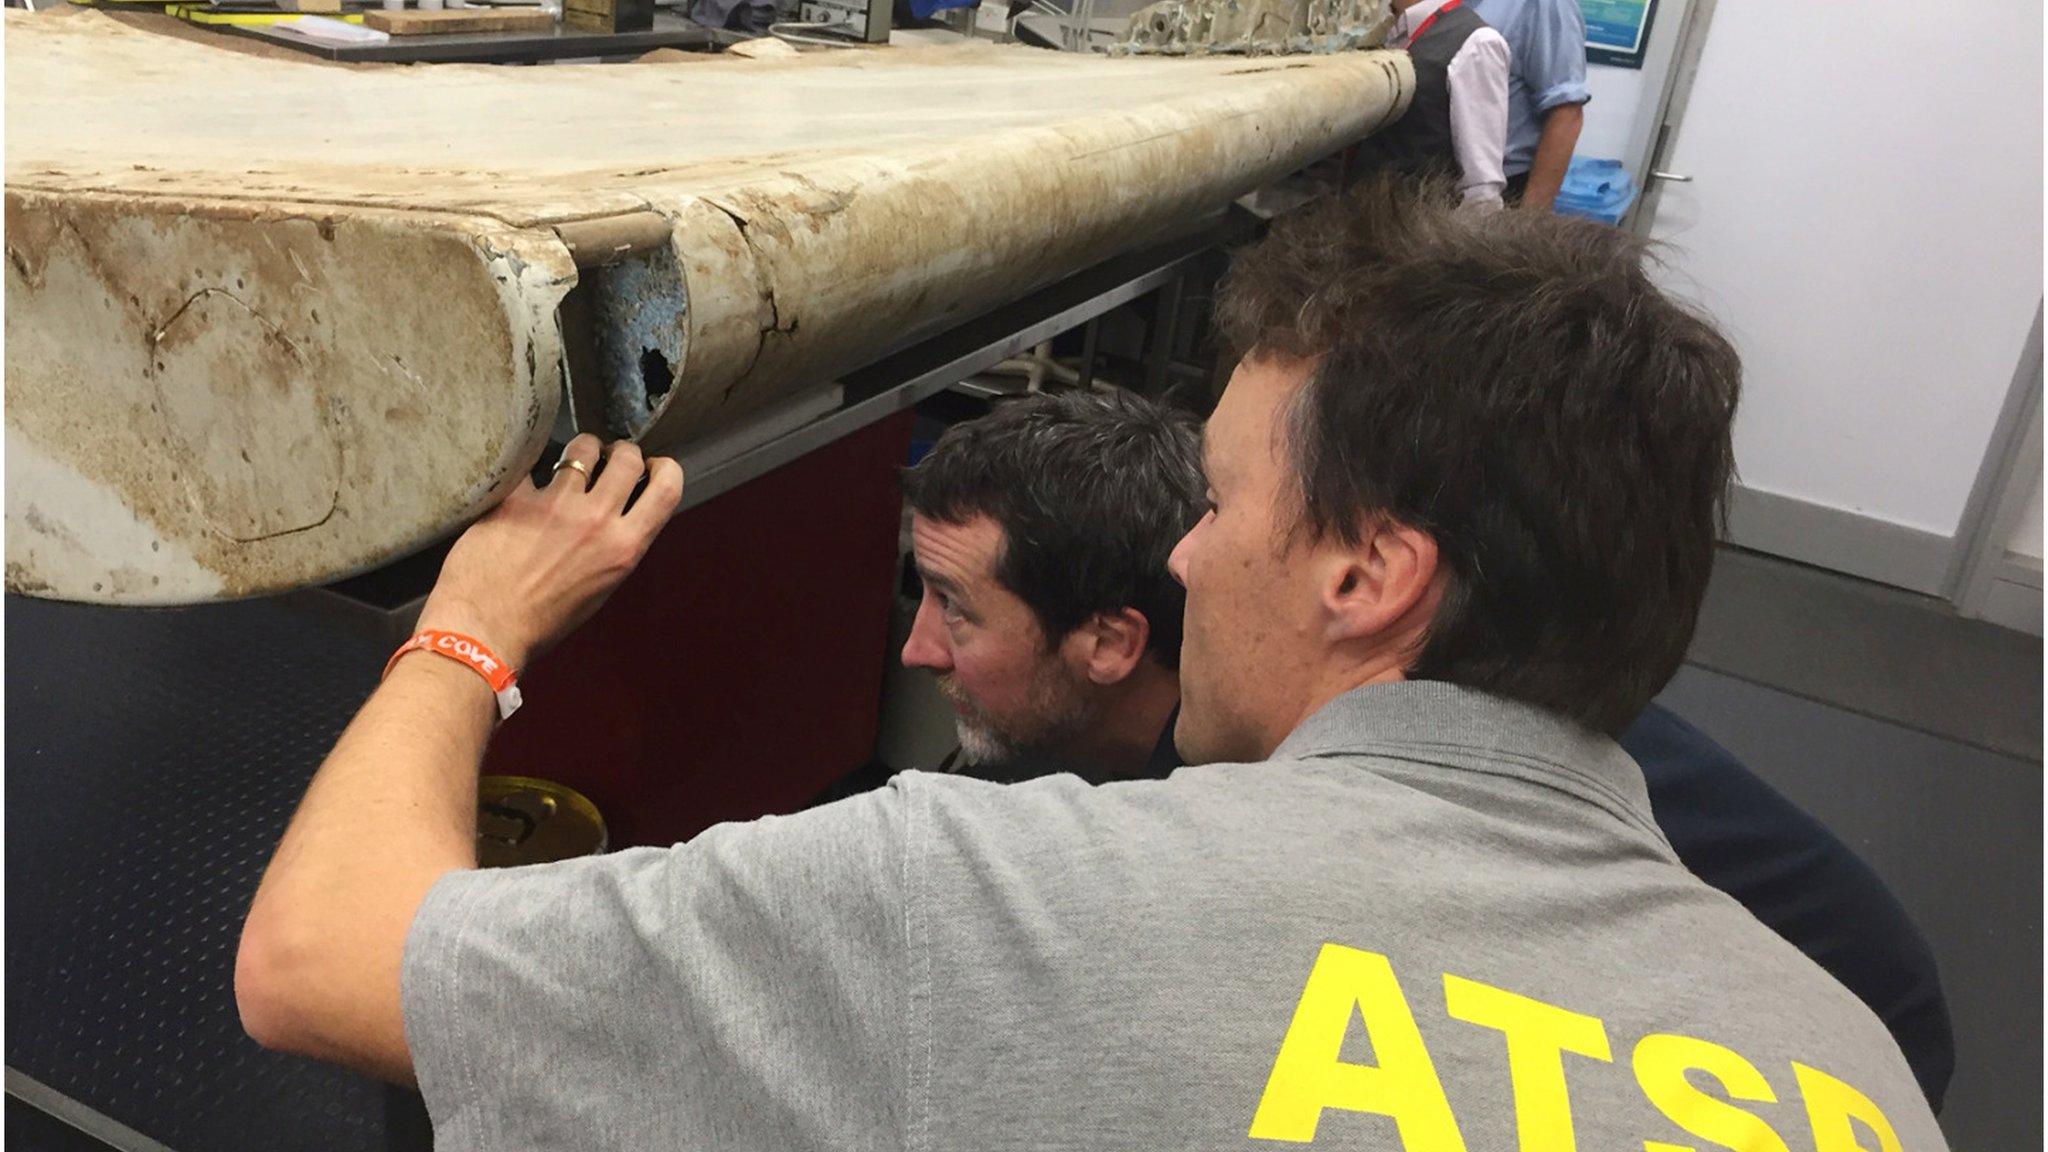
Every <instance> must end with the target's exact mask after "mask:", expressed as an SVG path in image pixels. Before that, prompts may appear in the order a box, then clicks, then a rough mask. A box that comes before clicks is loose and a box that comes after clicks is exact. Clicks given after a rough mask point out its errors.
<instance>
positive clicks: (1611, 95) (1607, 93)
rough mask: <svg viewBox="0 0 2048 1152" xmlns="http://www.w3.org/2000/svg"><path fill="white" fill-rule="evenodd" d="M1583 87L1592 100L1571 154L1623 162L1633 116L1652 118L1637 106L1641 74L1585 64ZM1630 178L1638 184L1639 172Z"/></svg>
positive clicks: (1650, 111)
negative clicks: (1583, 125) (1590, 94)
mask: <svg viewBox="0 0 2048 1152" xmlns="http://www.w3.org/2000/svg"><path fill="white" fill-rule="evenodd" d="M1586 87H1587V89H1588V90H1590V91H1591V92H1592V93H1593V99H1592V100H1591V101H1589V102H1587V104H1586V123H1585V127H1583V128H1581V129H1580V130H1579V143H1578V146H1577V147H1576V148H1574V149H1573V150H1572V154H1573V155H1575V156H1594V157H1598V158H1600V159H1603V160H1627V159H1628V145H1629V141H1630V140H1632V139H1633V138H1634V133H1635V127H1636V118H1637V116H1639V115H1641V116H1654V115H1656V109H1654V108H1642V107H1640V105H1641V104H1642V100H1643V73H1642V71H1641V70H1640V69H1636V68H1615V67H1612V66H1610V65H1606V64H1588V65H1586ZM1633 175H1634V176H1635V178H1636V182H1637V183H1638V184H1640V183H1642V179H1643V174H1642V173H1640V172H1637V173H1634V174H1633Z"/></svg>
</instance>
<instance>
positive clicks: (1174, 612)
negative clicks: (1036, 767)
mask: <svg viewBox="0 0 2048 1152" xmlns="http://www.w3.org/2000/svg"><path fill="white" fill-rule="evenodd" d="M1196 428H1197V426H1196V422H1195V418H1194V417H1193V416H1192V415H1190V414H1188V413H1186V412H1182V411H1180V410H1179V409H1177V408H1174V407H1171V406H1169V405H1166V404H1162V403H1154V402H1153V401H1150V400H1146V399H1144V398H1143V397H1140V396H1136V395H1134V394H1132V393H1129V392H1124V391H1121V390H1118V391H1112V392H1092V391H1087V390H1079V391H1073V392H1057V393H1042V394H1038V395H1033V396H1028V397H1024V398H1021V399H1017V400H1011V401H1008V402H1005V403H1002V404H999V405H997V406H996V408H995V410H994V411H993V412H990V413H989V414H988V415H986V416H983V417H981V418H980V419H978V420H970V421H968V422H966V423H964V424H956V425H954V426H953V427H952V428H950V429H948V430H947V432H946V434H945V435H944V436H942V437H940V438H939V442H938V443H937V444H936V445H934V446H933V448H932V450H931V453H930V454H929V455H927V456H926V457H925V458H924V459H923V460H922V461H920V462H919V463H918V465H917V467H915V468H911V469H909V470H908V471H906V472H905V473H904V475H903V493H904V499H905V501H906V502H907V503H908V504H909V505H910V508H911V510H912V511H914V512H916V513H917V514H918V515H920V516H924V517H927V518H930V519H933V520H938V521H941V522H944V523H952V524H959V523H965V522H967V521H969V520H972V519H973V518H975V517H976V516H987V517H989V518H991V519H993V520H994V521H995V522H996V524H997V525H999V526H1000V527H1001V528H1002V530H1003V551H1002V555H1001V556H1000V558H999V559H998V560H997V562H996V570H995V575H996V579H997V581H999V582H1000V583H1001V584H1002V585H1003V587H1005V588H1008V589H1009V590H1010V591H1011V592H1013V593H1015V594H1016V596H1017V598H1018V599H1020V600H1022V601H1024V603H1025V604H1026V605H1028V606H1029V607H1030V609H1031V612H1032V614H1033V616H1035V617H1036V618H1037V620H1038V625H1039V629H1040V631H1042V632H1043V633H1044V634H1045V641H1046V644H1047V646H1048V647H1050V646H1052V645H1056V644H1058V643H1059V641H1060V640H1061V638H1063V637H1065V636H1066V635H1067V633H1069V632H1071V631H1073V630H1074V629H1075V628H1076V627H1079V626H1080V625H1081V624H1082V622H1084V621H1086V620H1087V619H1088V618H1089V617H1091V616H1093V615H1095V614H1096V613H1098V612H1115V611H1118V610H1120V609H1123V608H1135V609H1137V610H1138V611H1139V612H1140V613H1143V614H1144V617H1145V620H1146V622H1147V623H1148V624H1149V625H1150V639H1149V640H1148V641H1147V644H1146V647H1147V649H1148V650H1149V651H1150V652H1151V654H1152V657H1153V659H1154V660H1156V661H1158V662H1159V664H1160V665H1161V666H1162V667H1166V668H1178V667H1180V643H1181V611H1182V608H1183V606H1184V604H1185V603H1186V592H1185V591H1183V590H1182V588H1181V586H1180V582H1179V581H1177V580H1175V579H1174V578H1173V575H1172V574H1171V573H1170V572H1168V571H1167V570H1166V558H1167V556H1168V555H1169V554H1171V553H1172V552H1173V547H1174V545H1176V544H1178V543H1180V538H1181V537H1182V536H1185V535H1186V534H1187V531H1188V529H1189V528H1191V527H1193V526H1194V523H1195V521H1196V520H1199V519H1201V516H1202V463H1201V452H1202V448H1201V434H1200V433H1199V432H1198V431H1197V430H1196Z"/></svg>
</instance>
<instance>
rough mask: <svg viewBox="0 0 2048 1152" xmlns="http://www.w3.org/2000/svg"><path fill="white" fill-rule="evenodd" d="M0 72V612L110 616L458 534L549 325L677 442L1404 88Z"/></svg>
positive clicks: (941, 55)
mask: <svg viewBox="0 0 2048 1152" xmlns="http://www.w3.org/2000/svg"><path fill="white" fill-rule="evenodd" d="M6 54H7V78H6V117H7V230H6V247H7V270H6V275H7V289H6V290H7V297H6V300H7V309H6V313H7V334H6V340H7V348H6V351H7V360H6V363H7V406H6V419H7V585H8V587H9V588H10V589H13V590H15V591H20V592H26V593H30V594H34V595H40V596H49V597H56V598H62V599H70V600H92V601H104V602H112V603H129V604H167V603H182V602H192V601H202V600H209V599H217V598H225V597H234V596H248V595H255V594H259V593H265V592H271V591H275V590H280V589H286V588H292V587H297V586H301V585H306V584H312V583H319V582H324V581H329V580H333V579H336V578H339V577H341V576H345V575H348V574H350V573H353V572H357V571H361V570H363V569H366V568H370V567H374V566H376V565H379V564H382V563H385V562H387V561H389V560H391V559H394V558H396V557H398V556H400V555H403V554H404V553H406V552H408V551H410V550H412V549H416V548H418V547H420V546H422V545H423V544H425V543H427V542H429V541H431V540H433V539H435V538H437V537H439V536H442V535H444V534H446V533H447V532H449V531H450V530H451V529H453V528H455V527H457V526H459V525H461V524H462V523H464V522H465V521H466V520H468V519H469V518H472V517H474V516H476V515H477V514H478V513H480V512H481V511H482V510H484V509H485V508H487V507H489V506H490V505H491V504H492V502H493V501H495V500H496V499H497V498H499V497H500V496H501V495H502V494H503V493H505V492H506V491H508V490H509V488H510V487H511V485H512V484H514V483H515V482H516V481H517V479H518V477H519V476H520V474H521V473H523V472H524V471H525V470H526V469H527V468H528V467H530V466H531V465H532V464H533V462H534V460H535V458H536V456H537V455H538V454H539V452H540V450H541V448H542V446H543V444H544V443H545V440H546V437H547V434H548V430H549V428H550V427H551V425H552V423H553V420H554V418H555V411H556V407H557V405H558V404H559V403H560V397H561V395H562V381H563V373H564V368H563V364H564V338H563V316H564V314H565V312H574V313H575V315H576V316H577V317H578V318H579V319H577V320H576V325H577V326H579V330H580V329H590V330H592V331H593V332H594V335H592V336H590V338H589V339H590V341H591V344H592V345H593V346H592V347H591V348H590V349H589V351H588V355H587V357H585V359H584V362H585V363H589V364H592V365H595V367H594V368H592V369H591V371H592V372H594V373H595V374H596V375H597V376H598V377H599V378H600V380H601V382H602V385H603V395H602V405H601V407H602V409H603V412H604V419H605V421H606V423H607V424H608V425H609V426H610V427H611V428H612V429H613V430H614V431H617V432H621V433H628V434H633V435H637V436H639V437H640V438H641V439H642V440H643V441H644V442H645V443H648V444H650V445H652V446H654V447H657V448H659V447H662V446H664V445H670V444H675V443H679V442H681V441H682V440H684V439H686V438H688V437H691V436H694V435H697V434H701V433H703V432H706V431H710V430H714V429H715V428H716V427H717V426H719V425H720V424H722V423H725V422H728V421H731V420H732V419H733V418H735V417H736V416H739V415H741V414H743V413H745V412H747V411H748V410H750V409H752V408H755V407H758V406H760V405H762V404H764V403H766V402H768V401H771V400H773V399H776V398H778V397H779V396H782V395H786V394H788V393H790V392H792V391H795V390H798V389H801V388H804V387H808V386H812V385H815V384H817V383H819V382H821V381H824V380H828V379H830V378H831V377H832V375H833V374H835V373H838V372H842V371H845V370H846V369H848V368H850V367H853V366H856V365H858V364H860V363H863V362H865V361H867V360H869V359H872V358H873V357H874V356H876V355H877V354H879V353H880V352H881V351H883V350H884V349H885V348H887V347H889V346H893V345H895V344H898V343H899V342H900V341H902V340H903V339H904V338H905V337H907V336H915V335H918V334H920V333H923V332H929V331H936V330H938V329H941V328H944V327H947V326H949V325H951V324H953V323H956V322H958V321H960V320H962V319H965V318H967V317H969V316H972V315H974V314H976V313H978V312H981V311H983V310H985V309H987V308H990V307H992V306H994V305H996V304H999V303H1002V302H1004V301H1005V300H1008V299H1011V298H1014V297H1017V296H1019V295H1021V294H1023V293H1025V292H1028V291H1030V290H1032V289H1033V288H1035V287H1037V286H1040V285H1042V284H1045V283H1047V282H1049V281H1051V280H1054V279H1057V278H1059V277H1061V276H1064V275H1068V274H1070V273H1072V272H1074V271H1077V270H1079V269H1080V268H1083V267H1086V266H1088V265H1090V264H1093V263H1095V262H1097V261H1099V260H1102V259H1104V258H1105V257H1107V256H1109V255H1112V254H1114V253H1116V252H1119V251H1123V250H1128V249H1131V248H1135V247H1137V246H1139V245H1141V244H1144V243H1146V242H1147V241H1148V240H1151V239H1153V238H1156V237H1159V236H1161V235H1163V234H1164V233H1165V232H1166V231H1167V230H1170V229H1171V228H1173V227H1174V226H1176V224H1178V223H1184V222H1185V221H1187V220H1189V219H1190V218H1192V217H1194V216H1196V215H1198V214H1201V213H1204V212H1207V211H1210V210H1213V209H1216V208H1219V207H1221V206H1223V205H1224V204H1226V203H1228V202H1229V201H1230V200H1231V199H1232V198H1233V197H1236V196H1238V195H1240V194H1242V193H1244V192H1245V191H1247V190H1249V189H1251V188H1253V187H1255V186H1257V185H1259V184H1261V183H1263V182H1265V181H1268V180H1270V179H1272V178H1274V177H1276V176H1279V175H1281V174H1283V173H1285V172H1287V171H1289V170H1291V169H1294V168H1296V167H1298V166H1300V165H1302V164H1305V163H1307V162H1308V161H1310V160H1312V159H1314V158H1316V157H1318V156H1320V155H1324V154H1326V153H1329V152H1331V151H1333V150H1335V149H1337V148H1339V147H1341V146H1343V145H1344V144H1346V143H1348V142H1350V141H1353V140H1356V139H1358V138H1359V137H1361V136H1364V135H1366V134H1368V133H1370V132H1372V131H1373V130H1374V129H1375V128H1377V127H1379V126H1380V125H1382V124H1384V123H1386V122H1387V121H1389V120H1391V119H1393V118H1395V117H1397V116H1398V115H1400V113H1401V112H1403V111H1404V110H1405V109H1406V106H1407V102H1408V98H1409V94H1410V90H1411V88H1412V84H1413V74H1412V72H1411V71H1410V70H1409V67H1408V63H1407V59H1406V57H1405V56H1403V55H1401V54H1398V53H1384V52H1347V53H1338V54H1332V55H1326V56H1300V57H1285V58H1259V59H1253V58H1209V59H1160V58H1150V59H1148V58H1123V59H1109V58H1102V57H1091V56H1082V55H1070V54H1063V53H1055V52H1046V51H1038V50H1033V49H1028V48H1021V47H997V46H993V45H987V44H966V45H961V46H958V47H953V48H931V49H879V50H862V51H842V52H826V53H816V54H806V55H804V56H803V57H801V58H799V59H795V60H740V59H706V60H704V61H701V62H690V63H676V64H664V65H645V66H629V67H628V66H619V67H550V68H492V67H482V66H465V65H445V66H436V67H409V68H394V67H375V66H373V67H365V68H360V69H357V68H343V67H336V66H332V65H326V64H321V63H317V62H313V61H310V60H308V61H297V60H283V59H274V58H268V57H263V56H257V55H251V54H247V53H243V52H237V51H232V50H228V49H224V48H218V47H213V46H210V45H207V44H204V43H195V42H191V41H188V40H185V39H179V38H172V37H165V36H160V35H155V34H152V33H149V32H145V31H140V30H137V29H135V28H132V27H129V26H127V25H124V24H122V23H120V22H118V21H116V20H113V19H111V18H109V17H106V16H103V15H100V14H98V13H93V12H69V13H63V14H39V15H30V14H26V13H22V12H19V11H14V10H10V11H8V13H7V17H6ZM607 254H612V255H622V258H620V259H617V260H616V261H615V262H612V263H609V264H608V265H606V266H603V267H600V266H599V265H601V264H605V261H606V260H607V258H608V256H607ZM579 283H580V284H581V285H582V290H579V291H578V292H577V293H576V296H575V297H574V298H573V300H574V302H575V303H576V307H575V308H573V309H566V310H565V309H563V308H562V307H561V306H562V304H563V300H564V297H565V296H567V295H568V294H569V293H570V291H571V289H572V288H576V287H578V285H579ZM577 340H578V338H577V337H576V336H575V334H574V333H573V332H572V336H571V340H570V344H571V345H572V347H571V352H572V353H574V352H575V351H576V346H577ZM587 383H588V381H587V380H585V379H579V380H578V381H577V387H578V389H579V394H580V393H581V390H582V389H583V388H584V387H585V386H586V384H587Z"/></svg>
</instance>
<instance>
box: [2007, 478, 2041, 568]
mask: <svg viewBox="0 0 2048 1152" xmlns="http://www.w3.org/2000/svg"><path fill="white" fill-rule="evenodd" d="M2005 547H2006V550H2007V551H2009V552H2012V553H2015V554H2017V555H2020V556H2025V557H2027V558H2029V559H2032V560H2039V559H2040V558H2041V477H2040V476H2038V475H2036V476H2035V477H2034V495H2033V496H2032V497H2030V498H2029V499H2028V500H2027V510H2026V511H2024V512H2022V513H2020V522H2019V523H2018V524H2016V525H2014V526H2013V530H2012V542H2011V543H2009V544H2007V545H2006V546H2005Z"/></svg>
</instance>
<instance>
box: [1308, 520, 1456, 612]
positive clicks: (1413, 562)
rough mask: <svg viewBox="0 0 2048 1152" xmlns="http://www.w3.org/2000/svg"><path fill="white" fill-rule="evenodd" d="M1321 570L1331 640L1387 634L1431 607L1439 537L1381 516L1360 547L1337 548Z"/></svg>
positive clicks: (1358, 545) (1323, 601)
mask: <svg viewBox="0 0 2048 1152" xmlns="http://www.w3.org/2000/svg"><path fill="white" fill-rule="evenodd" d="M1320 575H1321V578H1322V581H1321V582H1322V587H1321V594H1322V607H1323V614H1324V619H1325V620H1326V621H1327V635H1328V637H1329V639H1331V640H1332V641H1341V640H1362V639H1369V638H1372V637H1375V636H1382V635H1385V634H1387V633H1388V632H1390V631H1391V630H1394V629H1396V628H1399V627H1400V626H1402V625H1403V623H1404V622H1405V621H1407V620H1408V619H1409V618H1410V617H1411V616H1416V615H1426V613H1427V611H1428V610H1429V607H1430V603H1429V602H1430V601H1432V600H1433V599H1434V592H1435V587H1436V583H1437V579H1436V578H1437V553H1436V539H1435V538H1434V537H1432V536H1431V535H1430V534H1429V533H1427V532H1424V531H1422V530H1420V529H1418V528H1411V527H1409V526H1408V525H1406V524H1402V523H1399V522H1398V521H1394V520H1381V521H1380V522H1379V523H1377V524H1373V525H1369V526H1367V528H1366V531H1365V538H1364V539H1363V540H1362V541H1360V542H1359V543H1358V544H1357V545H1356V546H1354V547H1343V546H1341V545H1339V546H1336V547H1333V548H1332V549H1331V550H1330V553H1329V556H1328V561H1327V563H1326V564H1324V565H1323V566H1322V568H1321V572H1320ZM1427 622H1428V621H1427V620H1426V619H1424V620H1423V621H1422V623H1425V624H1426V623H1427Z"/></svg>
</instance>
